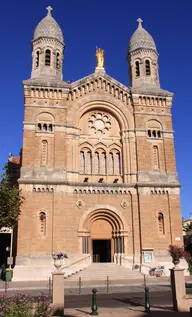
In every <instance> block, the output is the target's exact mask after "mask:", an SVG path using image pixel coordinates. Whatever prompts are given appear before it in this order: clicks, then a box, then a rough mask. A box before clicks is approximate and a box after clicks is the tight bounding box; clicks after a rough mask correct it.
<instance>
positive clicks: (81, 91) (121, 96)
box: [68, 72, 132, 112]
mask: <svg viewBox="0 0 192 317" xmlns="http://www.w3.org/2000/svg"><path fill="white" fill-rule="evenodd" d="M93 92H96V93H103V94H106V95H110V96H112V97H113V98H115V99H118V100H119V101H121V102H123V103H124V104H126V105H128V106H130V107H129V108H130V110H131V112H132V106H131V98H130V88H128V87H126V86H125V85H123V84H121V83H120V82H118V81H117V80H115V79H114V78H112V77H111V76H109V75H107V74H106V73H104V72H100V73H97V72H96V73H93V74H91V75H89V76H87V77H84V78H82V79H79V80H77V81H75V82H73V83H72V84H71V87H70V89H69V97H68V98H69V101H74V100H76V99H79V98H81V97H82V96H84V95H87V96H88V95H90V94H91V93H93Z"/></svg>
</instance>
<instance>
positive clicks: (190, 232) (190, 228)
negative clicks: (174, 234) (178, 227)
mask: <svg viewBox="0 0 192 317" xmlns="http://www.w3.org/2000/svg"><path fill="white" fill-rule="evenodd" d="M183 231H184V232H186V235H187V236H192V221H190V223H188V224H184V225H183Z"/></svg>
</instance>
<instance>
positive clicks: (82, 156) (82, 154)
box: [80, 151, 85, 174]
mask: <svg viewBox="0 0 192 317" xmlns="http://www.w3.org/2000/svg"><path fill="white" fill-rule="evenodd" d="M80 173H83V174H84V173H85V154H84V152H82V151H81V152H80Z"/></svg>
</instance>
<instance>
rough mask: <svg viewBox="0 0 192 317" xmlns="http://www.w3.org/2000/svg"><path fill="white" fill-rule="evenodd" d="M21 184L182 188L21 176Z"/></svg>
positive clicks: (163, 185)
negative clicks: (26, 177)
mask: <svg viewBox="0 0 192 317" xmlns="http://www.w3.org/2000/svg"><path fill="white" fill-rule="evenodd" d="M18 183H19V184H34V185H35V184H45V185H66V186H72V187H95V188H108V187H112V188H139V187H165V188H180V187H181V184H180V183H163V182H162V183H157V182H154V183H153V182H146V183H142V182H138V183H132V184H125V183H123V184H113V183H111V184H109V183H108V184H107V183H100V184H99V183H83V182H69V181H64V180H54V179H47V180H41V179H33V178H28V179H25V178H19V180H18Z"/></svg>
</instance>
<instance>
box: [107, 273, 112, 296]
mask: <svg viewBox="0 0 192 317" xmlns="http://www.w3.org/2000/svg"><path fill="white" fill-rule="evenodd" d="M109 284H111V282H110V281H109V276H107V282H106V285H107V293H109Z"/></svg>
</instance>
